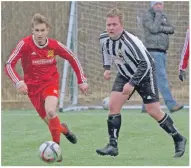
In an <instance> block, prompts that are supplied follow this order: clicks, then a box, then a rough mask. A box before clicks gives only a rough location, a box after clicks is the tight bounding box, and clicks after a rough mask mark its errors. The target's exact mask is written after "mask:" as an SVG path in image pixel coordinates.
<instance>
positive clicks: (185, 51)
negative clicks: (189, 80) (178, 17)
mask: <svg viewBox="0 0 191 168" xmlns="http://www.w3.org/2000/svg"><path fill="white" fill-rule="evenodd" d="M189 39H190V30H189V29H188V30H187V32H186V37H185V41H184V46H183V48H182V52H181V60H180V64H179V75H178V77H179V79H180V80H181V81H182V82H183V81H184V79H186V68H187V67H188V60H189V54H190V52H189V44H190V42H189Z"/></svg>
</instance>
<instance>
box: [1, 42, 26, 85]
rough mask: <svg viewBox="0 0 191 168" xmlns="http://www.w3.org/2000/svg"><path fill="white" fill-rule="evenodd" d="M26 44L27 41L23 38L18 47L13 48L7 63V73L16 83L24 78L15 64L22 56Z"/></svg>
mask: <svg viewBox="0 0 191 168" xmlns="http://www.w3.org/2000/svg"><path fill="white" fill-rule="evenodd" d="M24 44H25V42H24V41H23V40H22V41H20V42H19V43H18V44H17V46H16V48H15V49H13V51H12V53H11V55H10V57H9V59H8V60H7V62H6V64H5V73H6V74H7V75H8V77H9V78H10V79H11V80H12V81H13V82H14V83H15V84H16V83H17V82H19V81H21V80H22V79H21V77H20V76H19V74H18V73H17V72H16V70H15V65H16V64H17V62H18V60H19V59H20V58H21V57H22V52H23V48H24Z"/></svg>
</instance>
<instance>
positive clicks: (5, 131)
mask: <svg viewBox="0 0 191 168" xmlns="http://www.w3.org/2000/svg"><path fill="white" fill-rule="evenodd" d="M36 114H37V113H36V112H35V111H34V110H28V111H26V110H25V111H24V110H18V111H2V114H1V115H2V138H1V139H2V142H1V145H2V153H1V157H2V158H1V162H2V163H1V164H2V165H3V166H188V165H189V139H188V138H189V112H188V110H182V111H180V112H177V113H174V114H171V117H172V119H173V120H174V122H175V125H176V127H177V128H178V130H180V131H181V133H182V134H184V135H185V136H186V137H187V139H188V141H187V146H186V152H185V154H184V156H183V157H182V158H178V159H174V158H173V155H174V145H173V141H172V138H171V137H170V136H169V135H167V134H166V133H165V132H164V131H163V130H162V129H161V128H160V127H159V126H158V124H157V122H156V121H155V120H153V119H152V118H151V117H150V116H149V115H148V114H145V113H140V111H139V110H123V111H122V126H121V130H120V137H119V155H118V156H117V157H110V156H99V155H97V154H96V152H95V150H96V148H100V147H103V146H104V145H106V143H107V142H108V135H107V123H106V120H107V111H104V110H90V111H84V112H66V113H59V116H60V120H61V121H62V122H64V121H65V122H66V123H67V124H68V126H69V127H70V128H71V130H72V131H73V132H74V133H75V134H76V135H77V138H78V143H77V144H75V145H73V144H71V143H69V142H68V141H67V140H66V138H65V137H64V136H62V137H61V148H62V153H63V158H64V159H63V162H61V163H53V164H47V163H44V162H43V161H41V160H40V159H39V157H38V148H39V146H40V144H41V143H43V142H44V141H47V140H51V136H50V133H49V131H48V127H47V125H45V124H44V122H43V121H42V120H41V119H40V118H39V117H38V115H36Z"/></svg>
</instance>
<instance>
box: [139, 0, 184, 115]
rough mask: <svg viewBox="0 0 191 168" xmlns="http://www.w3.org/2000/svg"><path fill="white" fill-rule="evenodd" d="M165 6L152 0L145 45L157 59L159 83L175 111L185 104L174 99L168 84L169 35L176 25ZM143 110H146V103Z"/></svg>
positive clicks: (163, 94) (165, 98)
mask: <svg viewBox="0 0 191 168" xmlns="http://www.w3.org/2000/svg"><path fill="white" fill-rule="evenodd" d="M163 8H164V2H163V1H151V2H150V9H149V10H148V12H147V13H146V14H145V15H144V17H143V27H144V35H145V46H146V48H147V50H148V51H149V53H150V54H151V56H152V57H153V58H154V60H155V64H156V76H157V84H158V88H159V90H160V92H161V94H162V97H163V99H164V102H165V104H166V106H167V107H168V109H169V111H170V112H175V111H178V110H180V109H182V108H183V105H180V104H178V103H177V102H176V101H175V100H174V98H173V97H172V94H171V91H170V88H169V85H168V79H167V73H166V62H167V54H166V52H167V50H168V48H169V35H170V34H173V33H174V27H173V26H172V25H171V23H170V22H169V20H168V18H167V15H166V14H165V13H164V12H163ZM142 112H146V110H145V107H144V105H143V108H142Z"/></svg>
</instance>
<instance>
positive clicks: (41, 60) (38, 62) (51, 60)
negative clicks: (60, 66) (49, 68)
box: [32, 58, 54, 65]
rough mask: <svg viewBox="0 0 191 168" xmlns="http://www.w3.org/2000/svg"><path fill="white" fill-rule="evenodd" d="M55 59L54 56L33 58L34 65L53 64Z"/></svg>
mask: <svg viewBox="0 0 191 168" xmlns="http://www.w3.org/2000/svg"><path fill="white" fill-rule="evenodd" d="M53 61H54V58H52V59H39V60H33V61H32V64H33V65H46V64H52V63H53Z"/></svg>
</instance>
